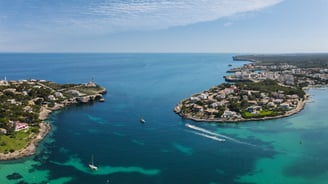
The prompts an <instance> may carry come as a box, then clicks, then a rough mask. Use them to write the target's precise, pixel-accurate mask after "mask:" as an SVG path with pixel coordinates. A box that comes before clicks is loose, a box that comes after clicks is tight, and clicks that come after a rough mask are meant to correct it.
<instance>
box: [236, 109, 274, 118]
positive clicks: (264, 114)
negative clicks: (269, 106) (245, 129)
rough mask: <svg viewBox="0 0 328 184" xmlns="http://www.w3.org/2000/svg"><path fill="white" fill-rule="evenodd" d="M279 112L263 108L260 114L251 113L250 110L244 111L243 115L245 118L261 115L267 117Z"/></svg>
mask: <svg viewBox="0 0 328 184" xmlns="http://www.w3.org/2000/svg"><path fill="white" fill-rule="evenodd" d="M276 115H277V113H276V112H274V111H268V110H262V111H260V113H258V114H251V113H250V112H243V113H242V116H243V117H244V118H259V117H266V116H276Z"/></svg>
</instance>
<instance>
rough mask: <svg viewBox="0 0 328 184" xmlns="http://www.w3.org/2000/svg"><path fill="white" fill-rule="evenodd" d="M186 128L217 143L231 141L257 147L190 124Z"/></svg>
mask: <svg viewBox="0 0 328 184" xmlns="http://www.w3.org/2000/svg"><path fill="white" fill-rule="evenodd" d="M185 126H186V127H188V128H190V129H193V130H196V132H194V131H193V133H194V134H197V135H200V136H203V137H206V138H210V139H212V140H217V141H220V142H223V141H226V140H230V141H232V142H235V143H238V144H244V145H249V146H256V145H254V144H251V143H248V142H243V141H240V140H237V139H235V138H232V137H229V136H226V135H223V134H218V133H215V132H212V131H209V130H206V129H204V128H200V127H197V126H195V125H191V124H188V123H186V124H185Z"/></svg>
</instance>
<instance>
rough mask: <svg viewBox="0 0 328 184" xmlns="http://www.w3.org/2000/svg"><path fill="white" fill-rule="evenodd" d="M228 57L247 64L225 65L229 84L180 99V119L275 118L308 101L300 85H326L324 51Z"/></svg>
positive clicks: (327, 58) (327, 57) (327, 64)
mask: <svg viewBox="0 0 328 184" xmlns="http://www.w3.org/2000/svg"><path fill="white" fill-rule="evenodd" d="M303 57H304V58H303ZM300 58H302V59H300ZM233 59H234V61H250V63H248V64H245V65H243V66H241V67H238V68H232V69H230V70H229V71H227V73H233V74H232V75H228V76H224V78H225V80H226V82H228V83H223V84H220V85H217V86H214V87H212V88H210V89H208V90H206V91H203V92H201V93H197V94H194V95H192V96H191V97H189V98H186V99H184V100H182V101H181V102H179V103H178V104H177V106H176V107H175V108H174V111H175V112H176V113H177V114H178V115H180V116H181V117H183V118H186V119H191V120H194V121H204V122H241V121H259V120H267V119H277V118H282V117H286V116H291V115H293V114H295V113H298V112H300V111H301V110H302V109H303V108H304V106H305V103H306V101H307V99H308V95H307V94H306V93H305V91H304V90H305V89H308V88H311V87H316V86H322V85H327V84H328V54H319V55H316V54H314V55H303V54H301V55H243V56H234V57H233ZM283 61H284V62H283ZM309 61H312V62H309Z"/></svg>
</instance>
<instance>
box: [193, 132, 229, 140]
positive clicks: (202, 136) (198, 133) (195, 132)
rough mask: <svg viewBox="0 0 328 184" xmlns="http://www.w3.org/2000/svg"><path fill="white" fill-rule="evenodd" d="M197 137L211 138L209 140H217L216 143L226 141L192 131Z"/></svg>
mask: <svg viewBox="0 0 328 184" xmlns="http://www.w3.org/2000/svg"><path fill="white" fill-rule="evenodd" d="M190 132H192V133H194V134H196V135H200V136H202V137H206V138H209V139H212V140H215V141H219V142H224V141H225V139H221V138H218V137H216V136H212V135H207V134H204V133H199V132H196V131H190Z"/></svg>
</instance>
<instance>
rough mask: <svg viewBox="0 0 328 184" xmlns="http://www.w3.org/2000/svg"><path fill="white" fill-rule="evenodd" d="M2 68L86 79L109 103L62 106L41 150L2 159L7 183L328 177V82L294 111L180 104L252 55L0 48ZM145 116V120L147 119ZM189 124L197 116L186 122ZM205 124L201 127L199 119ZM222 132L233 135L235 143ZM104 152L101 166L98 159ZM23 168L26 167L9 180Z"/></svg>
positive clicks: (9, 72) (6, 72) (15, 73)
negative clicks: (188, 112) (189, 108)
mask: <svg viewBox="0 0 328 184" xmlns="http://www.w3.org/2000/svg"><path fill="white" fill-rule="evenodd" d="M0 63H1V67H0V76H1V75H2V76H3V77H4V76H7V79H9V80H14V79H15V80H16V79H30V78H37V79H46V80H52V81H55V82H59V83H83V82H88V80H90V79H91V78H92V77H94V78H95V81H96V82H97V83H99V84H100V85H102V86H104V87H106V88H107V90H108V94H107V95H106V96H105V100H106V102H105V103H94V104H88V105H74V106H70V107H67V108H65V109H63V110H61V111H58V112H56V113H54V114H52V115H51V116H50V118H49V123H51V124H52V126H53V127H54V128H53V129H52V132H51V134H50V135H49V136H47V138H46V139H45V141H43V143H42V145H41V146H40V147H39V148H38V151H39V152H38V154H36V155H35V156H32V157H28V158H24V159H21V160H17V161H6V162H0V183H18V182H20V181H26V182H28V183H42V182H47V183H91V182H92V183H225V184H227V183H266V184H267V183H275V184H276V183H326V181H327V180H328V173H327V171H328V159H327V158H326V155H327V154H328V148H326V146H325V140H328V133H327V131H325V129H326V128H327V127H328V122H327V118H326V117H325V113H326V112H328V105H327V104H326V103H325V102H327V100H328V95H327V89H325V88H323V89H313V90H309V91H308V93H309V94H310V101H311V103H308V104H307V105H306V107H305V109H304V110H303V111H302V112H300V113H298V114H296V115H294V116H291V117H287V118H283V119H278V120H268V121H265V122H246V123H229V124H225V123H220V124H215V123H195V122H192V121H189V120H184V119H182V118H180V117H179V116H177V115H176V114H175V113H174V112H173V108H174V106H175V105H176V104H177V103H178V102H179V101H180V100H182V99H183V98H186V97H189V96H190V95H191V94H193V93H196V92H201V91H203V90H206V89H208V88H210V87H212V86H214V85H216V84H219V83H221V82H223V75H225V71H226V70H228V69H229V67H228V64H230V63H231V64H233V66H239V65H242V64H243V63H244V62H234V61H232V55H231V54H0ZM141 117H143V118H145V120H146V123H145V124H140V123H139V119H140V118H141ZM186 125H192V126H191V127H194V128H190V126H186ZM195 127H196V128H195ZM216 138H220V139H225V142H222V141H218V140H217V139H216ZM91 155H94V161H95V164H96V165H97V166H98V167H99V169H98V171H96V172H93V171H90V170H89V168H88V163H89V161H90V158H91ZM14 172H17V173H19V174H20V175H22V176H23V178H22V179H19V180H8V179H7V178H6V176H7V175H10V174H12V173H14Z"/></svg>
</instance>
